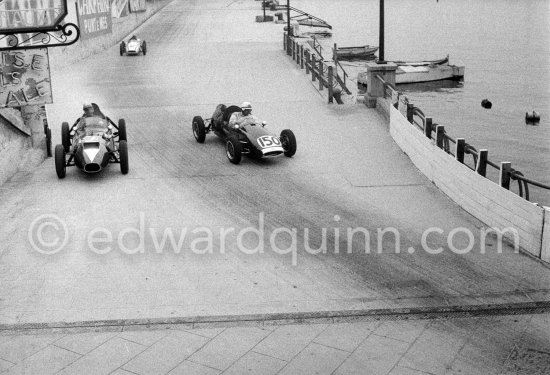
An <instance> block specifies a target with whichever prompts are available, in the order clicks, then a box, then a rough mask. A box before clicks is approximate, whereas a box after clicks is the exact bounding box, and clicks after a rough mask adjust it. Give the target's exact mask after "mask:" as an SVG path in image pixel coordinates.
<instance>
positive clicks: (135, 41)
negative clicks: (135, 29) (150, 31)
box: [120, 35, 147, 56]
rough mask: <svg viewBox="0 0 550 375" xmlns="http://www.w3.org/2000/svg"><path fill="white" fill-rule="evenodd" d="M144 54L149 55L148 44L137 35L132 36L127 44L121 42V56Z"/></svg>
mask: <svg viewBox="0 0 550 375" xmlns="http://www.w3.org/2000/svg"><path fill="white" fill-rule="evenodd" d="M140 52H141V53H143V55H144V56H145V55H147V43H146V42H145V40H141V39H139V38H138V37H136V36H135V35H132V37H131V38H130V39H128V42H125V41H124V40H123V41H122V42H120V56H122V55H124V54H126V55H139V54H140Z"/></svg>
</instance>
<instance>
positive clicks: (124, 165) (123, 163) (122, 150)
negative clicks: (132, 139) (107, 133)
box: [118, 141, 129, 174]
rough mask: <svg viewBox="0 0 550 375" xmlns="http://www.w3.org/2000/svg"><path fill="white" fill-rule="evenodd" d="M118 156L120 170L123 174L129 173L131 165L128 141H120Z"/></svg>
mask: <svg viewBox="0 0 550 375" xmlns="http://www.w3.org/2000/svg"><path fill="white" fill-rule="evenodd" d="M118 156H119V158H120V172H121V173H122V174H127V173H128V169H129V165H128V144H127V143H126V141H120V142H119V143H118Z"/></svg>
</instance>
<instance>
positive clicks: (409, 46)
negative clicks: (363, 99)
mask: <svg viewBox="0 0 550 375" xmlns="http://www.w3.org/2000/svg"><path fill="white" fill-rule="evenodd" d="M283 2H284V0H283ZM290 5H291V6H293V7H295V8H298V9H302V10H304V11H306V12H308V13H311V14H313V15H315V16H318V17H320V18H322V19H325V20H326V21H327V22H328V23H330V24H331V25H332V26H333V37H332V39H331V40H329V41H328V42H329V43H331V42H337V43H338V45H340V46H355V45H364V44H370V45H376V46H377V45H378V19H379V0H291V4H290ZM385 26H386V27H385V58H386V60H432V59H437V58H441V57H444V56H446V55H447V54H449V55H450V60H451V64H456V65H464V66H465V67H466V71H465V78H464V82H462V83H461V84H459V85H456V84H453V83H450V84H439V85H437V84H436V85H414V86H411V85H404V86H403V85H400V86H399V87H398V88H399V90H400V91H404V92H406V95H407V97H409V99H410V100H411V101H412V102H413V103H414V104H415V105H416V106H418V107H420V108H421V109H422V110H423V111H424V112H425V113H426V115H427V116H431V117H433V119H434V122H436V123H439V124H442V125H445V127H446V130H447V133H448V134H449V135H451V136H452V137H454V138H456V137H461V138H465V139H466V142H468V143H470V144H472V145H473V146H474V147H476V148H478V149H480V148H486V149H488V150H489V160H491V161H494V162H497V163H499V162H500V161H510V162H512V167H513V168H515V169H517V170H519V171H521V172H523V173H524V174H525V175H526V176H527V177H529V178H532V179H535V180H538V181H541V182H543V183H546V184H548V185H550V168H549V167H550V1H548V0H519V1H518V0H485V1H477V0H476V1H474V0H439V1H436V0H385ZM485 98H487V99H489V100H490V101H491V102H492V104H493V106H492V109H490V110H487V109H484V108H482V107H481V104H480V103H481V101H482V100H483V99H485ZM533 110H536V111H537V112H539V113H540V116H541V121H540V124H539V125H538V126H529V125H526V124H525V113H526V112H528V111H529V112H531V111H533ZM495 176H496V173H492V174H491V177H492V178H495ZM513 188H514V189H517V186H515V185H514V187H513ZM530 191H531V201H535V202H541V203H545V204H547V205H550V191H548V190H542V189H539V188H531V189H530Z"/></svg>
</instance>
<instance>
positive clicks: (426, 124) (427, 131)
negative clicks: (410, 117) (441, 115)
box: [424, 117, 432, 139]
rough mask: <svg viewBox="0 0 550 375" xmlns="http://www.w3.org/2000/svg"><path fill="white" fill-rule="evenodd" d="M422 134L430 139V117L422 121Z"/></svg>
mask: <svg viewBox="0 0 550 375" xmlns="http://www.w3.org/2000/svg"><path fill="white" fill-rule="evenodd" d="M424 135H425V136H426V137H427V138H429V139H432V118H431V117H426V121H424Z"/></svg>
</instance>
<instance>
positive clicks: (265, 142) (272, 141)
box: [257, 135, 281, 148]
mask: <svg viewBox="0 0 550 375" xmlns="http://www.w3.org/2000/svg"><path fill="white" fill-rule="evenodd" d="M257 141H258V144H259V145H260V147H261V148H266V147H271V146H280V145H281V141H280V140H279V137H274V136H272V135H264V136H261V137H260V138H258V139H257Z"/></svg>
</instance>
